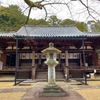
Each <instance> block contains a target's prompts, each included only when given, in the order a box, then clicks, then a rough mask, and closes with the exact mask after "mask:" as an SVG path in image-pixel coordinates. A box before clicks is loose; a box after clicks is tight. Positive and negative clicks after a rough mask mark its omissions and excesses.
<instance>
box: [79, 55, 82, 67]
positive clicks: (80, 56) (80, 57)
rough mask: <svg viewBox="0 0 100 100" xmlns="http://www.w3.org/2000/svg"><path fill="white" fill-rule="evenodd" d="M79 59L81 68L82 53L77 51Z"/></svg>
mask: <svg viewBox="0 0 100 100" xmlns="http://www.w3.org/2000/svg"><path fill="white" fill-rule="evenodd" d="M79 59H80V68H82V55H81V53H79Z"/></svg>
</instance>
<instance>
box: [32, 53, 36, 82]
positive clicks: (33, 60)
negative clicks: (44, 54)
mask: <svg viewBox="0 0 100 100" xmlns="http://www.w3.org/2000/svg"><path fill="white" fill-rule="evenodd" d="M34 79H35V51H32V80H34Z"/></svg>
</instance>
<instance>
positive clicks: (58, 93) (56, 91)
mask: <svg viewBox="0 0 100 100" xmlns="http://www.w3.org/2000/svg"><path fill="white" fill-rule="evenodd" d="M39 96H40V97H63V96H66V92H64V91H63V90H62V88H60V87H59V86H57V85H56V86H46V87H44V88H43V91H42V92H40V93H39Z"/></svg>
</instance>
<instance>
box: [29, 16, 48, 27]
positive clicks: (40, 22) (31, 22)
mask: <svg viewBox="0 0 100 100" xmlns="http://www.w3.org/2000/svg"><path fill="white" fill-rule="evenodd" d="M28 25H35V26H36V25H38V26H41V25H49V24H48V22H46V21H45V20H44V19H39V20H36V19H31V18H30V19H29V21H28Z"/></svg>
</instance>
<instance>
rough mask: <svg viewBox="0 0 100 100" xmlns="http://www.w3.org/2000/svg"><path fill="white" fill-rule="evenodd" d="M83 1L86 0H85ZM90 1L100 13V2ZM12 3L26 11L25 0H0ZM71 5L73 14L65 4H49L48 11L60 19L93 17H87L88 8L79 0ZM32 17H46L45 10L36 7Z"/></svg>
mask: <svg viewBox="0 0 100 100" xmlns="http://www.w3.org/2000/svg"><path fill="white" fill-rule="evenodd" d="M32 1H39V0H32ZM49 1H52V0H49ZM53 1H57V0H53ZM59 1H65V2H66V1H67V2H69V1H70V0H59ZM83 1H86V0H83ZM88 1H90V3H89V5H90V6H91V7H93V8H94V9H96V11H97V12H98V13H99V14H100V11H99V9H100V3H99V2H96V0H88ZM11 4H14V5H16V4H17V5H18V6H20V8H22V11H24V10H25V8H27V5H26V4H25V3H24V0H0V5H1V6H8V5H11ZM46 7H47V6H46ZM69 7H70V10H71V12H72V16H71V14H70V12H69V10H68V8H67V7H66V6H65V5H54V6H53V7H51V6H48V7H47V9H48V10H47V11H49V13H52V14H55V15H56V16H57V17H58V18H59V19H67V18H70V19H72V20H78V21H84V22H86V21H87V20H91V19H92V18H91V17H89V18H87V12H85V10H86V9H85V8H84V6H82V5H81V3H80V2H79V1H78V0H77V1H72V2H71V3H70V4H69ZM27 12H28V10H26V11H25V15H27ZM92 13H93V12H92ZM52 14H49V16H51V15H52ZM93 15H95V14H93ZM30 17H31V18H35V19H40V18H45V12H44V10H38V9H36V8H34V9H33V10H32V12H31V16H30ZM95 17H96V18H100V16H98V15H96V16H95Z"/></svg>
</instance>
